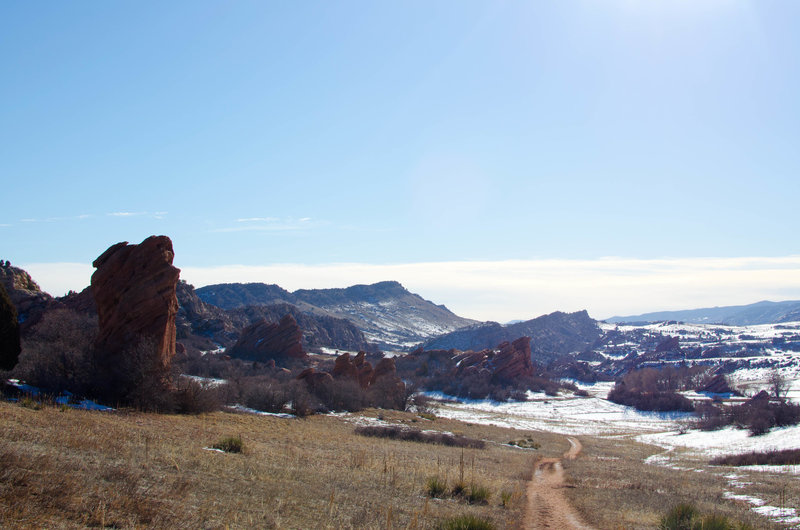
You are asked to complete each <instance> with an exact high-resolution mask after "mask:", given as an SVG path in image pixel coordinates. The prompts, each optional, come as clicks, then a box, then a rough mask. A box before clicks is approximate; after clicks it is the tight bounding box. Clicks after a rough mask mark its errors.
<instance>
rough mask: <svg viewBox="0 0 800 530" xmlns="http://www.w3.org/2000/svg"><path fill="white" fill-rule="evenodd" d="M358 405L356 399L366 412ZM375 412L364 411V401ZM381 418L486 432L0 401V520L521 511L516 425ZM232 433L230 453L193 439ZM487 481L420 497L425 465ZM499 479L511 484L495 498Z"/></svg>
mask: <svg viewBox="0 0 800 530" xmlns="http://www.w3.org/2000/svg"><path fill="white" fill-rule="evenodd" d="M368 413H369V412H368ZM371 414H372V415H375V412H374V411H372V412H371ZM382 414H383V415H384V416H385V417H386V419H387V420H388V421H394V422H405V423H414V425H415V426H421V427H423V428H427V429H438V430H443V431H450V432H457V433H458V434H463V435H465V436H470V437H476V438H481V439H486V440H488V441H490V442H492V443H489V444H487V448H486V449H464V450H463V462H464V464H463V466H460V462H461V461H462V449H460V448H451V447H445V446H437V445H430V444H421V443H414V442H406V441H394V440H385V439H371V438H364V437H362V436H358V435H355V434H354V433H353V430H354V425H353V424H352V423H351V422H348V421H346V419H344V418H342V417H335V416H313V417H309V418H306V419H285V418H276V417H265V416H254V415H245V414H230V413H223V412H218V413H213V414H206V415H201V416H175V415H157V414H146V413H138V412H113V413H101V412H88V411H79V410H66V411H64V410H61V409H58V408H54V407H44V408H42V409H41V410H33V409H30V408H25V407H21V406H19V405H16V404H13V403H7V402H2V403H0V422H1V423H2V426H3V428H2V432H0V445H1V446H2V449H0V527H15V528H42V527H48V528H82V527H95V526H98V527H103V526H111V527H117V528H136V527H158V528H167V527H169V528H200V527H202V528H226V527H227V528H432V527H433V526H434V525H435V524H436V522H437V521H439V520H441V519H442V518H444V517H449V516H454V515H461V514H473V515H476V516H479V517H483V518H488V519H490V520H491V521H493V523H494V524H495V525H496V526H497V527H498V528H513V527H516V526H517V524H518V521H520V520H521V519H522V509H523V507H524V502H522V501H523V500H524V499H523V497H524V491H525V480H526V479H527V478H529V476H530V469H531V468H532V466H533V461H534V459H535V457H536V455H537V454H540V453H541V452H542V451H544V452H547V451H548V450H549V452H550V453H553V454H557V453H558V452H559V451H562V450H563V445H564V443H563V440H562V439H561V438H560V437H555V436H553V437H548V436H546V435H542V444H543V449H542V451H538V452H532V451H524V450H520V449H514V448H509V447H505V446H502V445H500V444H499V443H495V442H500V443H503V442H505V441H507V440H508V439H509V436H517V437H519V436H520V435H529V434H530V433H528V432H513V431H511V432H510V431H509V430H507V429H497V428H493V427H486V426H475V425H468V424H464V423H459V422H455V421H450V420H436V421H433V422H431V421H426V420H418V419H417V418H416V417H415V416H413V415H412V414H408V413H403V412H385V411H382ZM226 436H238V437H241V438H242V440H243V443H244V453H243V454H225V453H219V452H213V451H208V450H205V449H204V447H210V446H212V445H213V444H214V443H215V442H217V441H219V440H220V439H222V438H224V437H226ZM460 468H461V469H462V470H463V471H462V472H463V475H464V479H465V481H466V482H467V483H475V484H476V485H478V486H483V487H486V488H488V490H489V491H490V493H491V497H490V498H489V503H488V504H487V505H469V504H467V503H466V502H464V501H463V500H457V499H429V498H428V497H426V495H425V493H424V488H425V483H426V481H427V479H428V477H430V476H433V475H438V476H440V477H442V478H444V479H446V480H447V481H448V483H453V482H454V481H455V480H457V479H458V477H459V474H460ZM502 492H511V496H512V499H511V502H510V503H509V506H508V507H505V508H504V507H502V506H501V504H502V501H503V498H502V495H501V493H502Z"/></svg>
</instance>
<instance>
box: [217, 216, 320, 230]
mask: <svg viewBox="0 0 800 530" xmlns="http://www.w3.org/2000/svg"><path fill="white" fill-rule="evenodd" d="M236 222H237V223H239V225H238V226H228V227H222V228H215V229H212V230H210V231H211V232H212V233H231V232H285V231H292V230H303V229H308V228H312V226H315V224H314V223H311V218H310V217H301V218H300V219H291V218H287V219H279V218H277V217H243V218H239V219H236Z"/></svg>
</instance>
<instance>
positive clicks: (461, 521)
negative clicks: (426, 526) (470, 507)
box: [436, 515, 494, 530]
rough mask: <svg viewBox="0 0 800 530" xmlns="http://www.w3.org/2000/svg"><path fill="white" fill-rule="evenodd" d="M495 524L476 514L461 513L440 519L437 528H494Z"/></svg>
mask: <svg viewBox="0 0 800 530" xmlns="http://www.w3.org/2000/svg"><path fill="white" fill-rule="evenodd" d="M493 529H494V525H493V524H492V523H491V522H490V521H487V520H486V519H481V518H479V517H475V516H474V515H459V516H456V517H450V518H448V519H445V520H443V521H440V522H439V523H438V524H437V525H436V530H493Z"/></svg>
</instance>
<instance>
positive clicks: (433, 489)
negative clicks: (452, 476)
mask: <svg viewBox="0 0 800 530" xmlns="http://www.w3.org/2000/svg"><path fill="white" fill-rule="evenodd" d="M446 491H447V481H445V480H442V479H440V478H439V477H428V480H427V481H426V482H425V493H427V494H428V496H429V497H434V498H435V497H443V496H444V494H445V492H446Z"/></svg>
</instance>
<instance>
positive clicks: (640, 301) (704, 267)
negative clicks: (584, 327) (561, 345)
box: [21, 256, 800, 322]
mask: <svg viewBox="0 0 800 530" xmlns="http://www.w3.org/2000/svg"><path fill="white" fill-rule="evenodd" d="M21 266H22V268H24V269H26V270H28V272H30V273H31V274H32V275H33V277H34V279H35V280H36V281H37V282H39V284H40V285H41V286H42V288H43V289H44V290H46V291H48V292H50V293H51V294H54V295H62V294H64V293H66V292H67V291H68V290H70V289H73V290H76V291H79V290H81V289H83V288H84V287H86V286H87V285H89V278H90V277H91V274H92V271H93V269H92V267H91V265H89V264H77V263H38V264H37V263H34V264H26V265H21ZM178 266H179V267H180V268H181V278H182V279H185V280H187V281H188V282H189V283H191V284H193V285H195V286H196V287H200V286H203V285H209V284H214V283H228V282H243V283H244V282H265V283H277V284H278V285H280V286H281V287H284V288H286V289H289V290H295V289H301V288H329V287H346V286H349V285H354V284H359V283H375V282H379V281H383V280H397V281H399V282H400V283H402V284H403V285H404V286H405V287H406V288H408V289H409V290H410V291H412V292H414V293H417V294H419V295H421V296H423V297H424V298H426V299H428V300H432V301H434V302H435V303H437V304H445V305H446V306H447V307H448V308H450V309H451V310H452V311H454V312H455V313H457V314H459V315H462V316H465V317H470V318H475V319H479V320H496V321H500V322H505V321H508V320H513V319H528V318H533V317H536V316H539V315H542V314H545V313H550V312H553V311H578V310H581V309H586V310H588V311H589V314H590V315H591V316H593V317H595V318H609V317H611V316H614V315H634V314H639V313H644V312H648V311H660V310H672V309H691V308H698V307H712V306H717V305H720V306H721V305H738V304H747V303H752V302H757V301H759V300H774V301H778V300H793V299H794V300H796V299H800V256H784V257H740V258H675V259H672V258H667V259H651V260H646V259H628V258H602V259H595V260H508V261H452V262H433V263H407V264H369V263H329V264H321V265H309V264H273V265H265V266H246V265H225V266H219V267H192V266H182V265H181V264H178Z"/></svg>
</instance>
